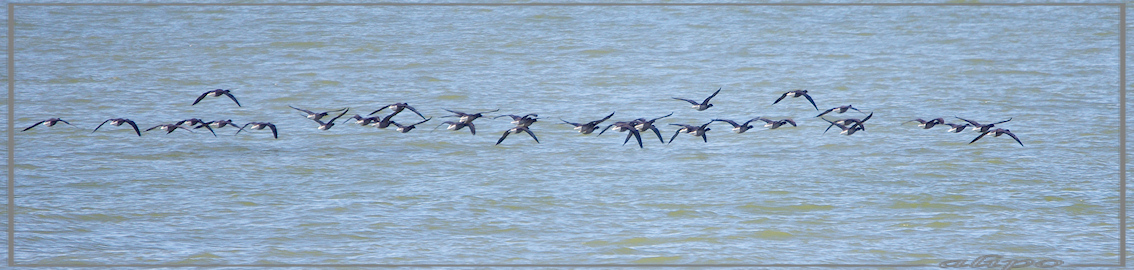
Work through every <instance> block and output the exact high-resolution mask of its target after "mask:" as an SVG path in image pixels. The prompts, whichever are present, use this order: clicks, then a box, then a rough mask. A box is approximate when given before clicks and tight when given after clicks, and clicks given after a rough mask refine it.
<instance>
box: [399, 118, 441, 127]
mask: <svg viewBox="0 0 1134 270" xmlns="http://www.w3.org/2000/svg"><path fill="white" fill-rule="evenodd" d="M430 119H433V117H430V118H425V120H421V122H417V123H414V124H413V125H410V126H416V125H419V124H422V123H425V122H429V120H430ZM391 122H393V121H391Z"/></svg>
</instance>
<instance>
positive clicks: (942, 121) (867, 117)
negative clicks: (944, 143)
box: [859, 112, 945, 123]
mask: <svg viewBox="0 0 1134 270" xmlns="http://www.w3.org/2000/svg"><path fill="white" fill-rule="evenodd" d="M872 116H874V112H870V115H867V116H866V118H863V119H862V121H859V123H862V122H866V120H870V117H872ZM938 119H940V118H938ZM941 123H945V120H944V119H942V120H941Z"/></svg>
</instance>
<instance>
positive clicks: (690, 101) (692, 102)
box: [673, 98, 701, 105]
mask: <svg viewBox="0 0 1134 270" xmlns="http://www.w3.org/2000/svg"><path fill="white" fill-rule="evenodd" d="M673 99H676V100H682V101H685V102H689V103H691V104H693V105H701V104H698V103H697V102H696V101H693V100H691V99H684V98H673Z"/></svg>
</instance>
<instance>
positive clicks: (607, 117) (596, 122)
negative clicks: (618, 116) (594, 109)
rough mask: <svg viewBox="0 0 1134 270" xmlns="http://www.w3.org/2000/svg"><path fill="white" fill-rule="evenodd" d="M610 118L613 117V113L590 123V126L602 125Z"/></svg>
mask: <svg viewBox="0 0 1134 270" xmlns="http://www.w3.org/2000/svg"><path fill="white" fill-rule="evenodd" d="M611 116H614V112H610V114H609V115H607V116H606V117H603V118H602V119H601V120H598V121H591V123H592V124H595V125H598V124H599V123H602V122H603V121H606V119H610V117H611Z"/></svg>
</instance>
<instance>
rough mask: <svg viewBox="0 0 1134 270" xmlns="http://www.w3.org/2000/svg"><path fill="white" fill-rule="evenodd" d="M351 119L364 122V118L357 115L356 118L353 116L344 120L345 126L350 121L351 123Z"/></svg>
mask: <svg viewBox="0 0 1134 270" xmlns="http://www.w3.org/2000/svg"><path fill="white" fill-rule="evenodd" d="M351 119H354V120H362V116H361V115H357V114H356V115H354V116H351V117H347V118H346V119H343V123H344V124H346V122H349V121H350V120H351Z"/></svg>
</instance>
